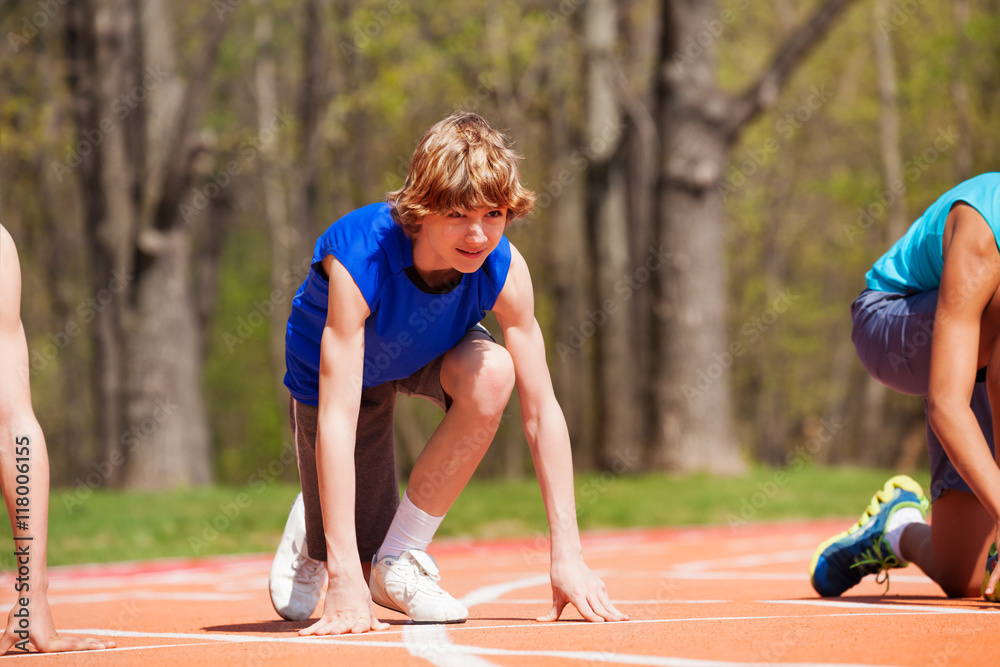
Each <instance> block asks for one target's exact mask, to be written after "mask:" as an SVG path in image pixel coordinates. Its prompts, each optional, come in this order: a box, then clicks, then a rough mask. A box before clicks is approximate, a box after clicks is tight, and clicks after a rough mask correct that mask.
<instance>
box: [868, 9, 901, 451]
mask: <svg viewBox="0 0 1000 667" xmlns="http://www.w3.org/2000/svg"><path fill="white" fill-rule="evenodd" d="M891 10H892V7H891V2H890V0H876V1H875V10H874V13H875V16H874V17H873V18H874V24H875V28H874V32H873V41H874V46H875V63H876V66H877V69H878V91H879V139H880V145H879V147H880V150H881V155H882V179H883V187H884V188H885V189H886V190H890V189H891V190H892V191H894V192H895V187H896V184H897V183H899V184H901V185H905V181H904V180H903V152H902V149H901V146H900V129H899V128H900V122H899V92H898V87H897V85H896V63H895V59H894V57H893V54H892V41H891V40H890V38H889V34H888V33H885V32H883V30H882V29H880V28H879V26H884V25H888V24H889V13H890V12H891ZM888 209H889V210H888V219H887V221H886V228H885V229H886V234H885V236H886V237H887V238H885V239H883V240H884V242H885V246H884V247H888V246H889V244H892V243H895V241H896V239H898V238H899V237H901V236H902V235H903V233H904V232H905V231H906V193H905V191H903V192H902V193H901V194H900V195H899V196H898V197H896V198H895V199H893V200H892V201H891V202H890V203H889V206H888ZM887 393H888V388H887V387H886V386H885V385H884V384H882V383H881V382H879V381H878V380H876V379H875V378H873V377H870V376H869V378H868V381H867V383H866V385H865V393H864V401H863V404H862V416H861V443H862V447H861V451H860V454H861V462H862V463H863V464H865V465H877V464H883V465H887V464H889V463H890V462H891V461H892V459H893V458H895V456H893V452H895V451H896V450H897V449H898V443H892V442H889V439H888V438H887V437H886V432H885V420H884V415H885V400H886V396H887Z"/></svg>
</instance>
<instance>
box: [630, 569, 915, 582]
mask: <svg viewBox="0 0 1000 667" xmlns="http://www.w3.org/2000/svg"><path fill="white" fill-rule="evenodd" d="M613 576H614V577H615V578H620V579H649V578H651V577H655V578H659V579H692V580H703V579H718V580H720V581H727V580H731V579H744V580H746V581H808V580H809V573H808V572H721V571H719V572H700V571H685V570H661V571H658V572H619V573H616V574H614V575H613ZM892 580H893V581H898V582H900V583H910V584H929V583H932V582H931V580H930V579H929V578H928V577H926V576H924V575H908V574H894V575H892Z"/></svg>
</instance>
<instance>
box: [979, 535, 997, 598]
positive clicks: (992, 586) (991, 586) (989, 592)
mask: <svg viewBox="0 0 1000 667" xmlns="http://www.w3.org/2000/svg"><path fill="white" fill-rule="evenodd" d="M993 540H994V543H995V544H996V545H997V548H998V549H1000V523H998V524H997V527H996V530H995V531H994V534H993ZM998 581H1000V565H997V567H995V568H993V571H992V572H991V573H990V580H989V582H987V584H986V588H985V589H984V590H983V597H985V598H986V599H988V600H989V599H992V600H995V601H1000V595H996V593H995V591H996V588H997V582H998Z"/></svg>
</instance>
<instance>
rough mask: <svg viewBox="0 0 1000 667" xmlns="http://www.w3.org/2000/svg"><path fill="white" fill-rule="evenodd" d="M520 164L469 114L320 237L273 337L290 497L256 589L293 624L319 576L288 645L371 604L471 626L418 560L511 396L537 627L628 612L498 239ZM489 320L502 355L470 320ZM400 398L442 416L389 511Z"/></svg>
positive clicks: (508, 216) (510, 213)
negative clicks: (280, 338)
mask: <svg viewBox="0 0 1000 667" xmlns="http://www.w3.org/2000/svg"><path fill="white" fill-rule="evenodd" d="M518 160H519V157H518V156H517V155H516V154H515V153H514V152H513V151H512V150H511V149H510V148H509V146H508V145H507V142H506V140H505V138H504V137H503V135H501V134H500V133H498V132H496V131H495V130H493V129H491V128H490V127H489V125H488V124H487V123H486V122H485V121H484V120H483V119H482V118H481V117H479V116H477V115H475V114H471V113H456V114H454V115H452V116H450V117H448V118H446V119H445V120H442V121H440V122H438V123H437V124H435V125H434V126H432V127H431V128H430V129H429V130H428V131H427V133H426V134H425V135H424V136H423V138H422V139H421V140H420V142H419V144H418V145H417V148H416V150H415V152H414V154H413V156H412V158H411V160H410V166H409V173H408V176H407V178H406V182H405V183H404V185H403V187H402V188H401V189H400V190H398V191H396V192H391V193H389V195H388V201H387V203H383V204H372V205H370V206H366V207H363V208H361V209H358V210H357V211H354V212H352V213H350V214H349V215H347V216H345V217H344V218H341V219H340V220H338V221H337V222H336V223H334V224H333V225H332V226H331V227H330V228H329V229H328V230H327V231H326V232H325V233H324V234H323V235H322V236H321V237H320V239H319V240H318V241H317V243H316V249H315V253H314V256H313V268H312V271H311V272H310V274H309V276H308V278H307V279H306V281H305V283H304V284H303V285H302V287H301V288H300V289H299V291H298V294H297V295H296V297H295V300H294V306H293V311H292V314H291V316H290V318H289V321H288V330H287V336H286V361H287V366H288V373H287V375H286V378H285V384H286V385H287V386H288V388H289V390H290V392H291V395H292V399H291V423H292V428H293V431H294V434H295V441H296V447H297V451H298V457H299V473H300V478H301V481H302V494H301V495H300V497H299V498H297V499H296V502H295V504H294V505H293V507H292V511H291V513H290V515H289V520H288V524H287V525H286V528H285V534H284V535H283V537H282V541H281V544H280V545H279V548H278V552H277V553H276V555H275V560H274V563H273V566H272V571H271V580H270V588H271V599H272V602H273V603H274V606H275V609H276V610H277V611H278V613H279V614H280V615H281V616H283V617H284V618H286V619H289V620H303V619H306V618H309V617H310V616H311V614H312V612H313V610H314V609H315V607H316V604H317V602H318V600H319V597H320V590H321V588H322V586H323V583H324V579H327V578H328V581H329V585H328V588H327V593H326V597H325V600H324V605H323V613H322V616H321V617H320V619H319V620H318V621H317V622H316V623H314V624H313V625H311V626H309V627H307V628H305V629H303V630H301V631H300V634H341V633H347V632H365V631H368V630H375V629H382V628H384V627H386V625H385V624H384V623H381V622H380V621H379V620H378V619H377V618H376V616H375V611H374V608H373V602H375V603H378V604H379V605H381V606H384V607H387V608H390V609H395V610H398V611H401V612H403V613H405V614H407V615H408V616H410V618H411V619H412V620H413V621H415V622H425V623H452V622H462V621H464V620H465V619H466V618H467V617H468V611H467V610H466V609H465V607H464V606H463V605H462V604H461V603H460V602H458V601H457V600H455V599H454V598H453V597H452V596H450V595H449V594H447V593H446V592H444V591H443V590H442V589H441V588H440V586H439V585H438V583H437V582H438V581H439V579H440V575H439V574H438V570H437V566H436V564H435V563H434V560H433V559H432V558H431V557H430V556H429V555H428V554H427V551H426V549H427V546H428V544H429V543H430V541H431V539H432V538H433V536H434V532H435V531H436V530H437V527H438V526H439V525H440V523H441V520H442V519H443V518H444V515H445V513H446V512H447V511H448V508H449V507H450V506H451V504H452V503H453V502H454V500H455V499H456V497H457V496H458V494H459V493H460V492H461V490H462V489H463V488H464V487H465V484H466V483H467V482H468V480H469V478H470V477H471V476H472V473H473V471H474V470H475V468H476V466H477V465H478V464H479V461H480V460H481V458H482V456H483V454H484V453H485V451H486V448H487V447H488V446H489V444H490V442H491V440H492V439H493V436H494V434H495V432H496V429H497V427H498V425H499V423H500V419H501V416H502V414H503V410H504V408H505V406H506V404H507V400H508V398H509V396H510V393H511V391H512V389H513V387H514V386H515V385H516V386H517V388H518V393H519V396H520V400H521V411H522V419H523V425H524V432H525V435H526V436H527V440H528V444H529V446H530V449H531V455H532V458H533V460H534V463H535V469H536V471H537V474H538V480H539V484H540V486H541V491H542V497H543V500H544V503H545V509H546V513H547V516H548V521H549V527H550V534H551V539H552V542H551V570H550V575H551V583H552V598H553V603H552V607H551V609H550V610H549V612H548V613H546V614H545V615H543V616H542V617H540V618H539V619H538V620H540V621H553V620H556V619H558V618H559V616H560V615H561V613H562V611H563V609H564V607H565V606H566V605H567V604H573V605H574V606H575V607H576V608H577V610H578V611H579V612H580V614H581V615H582V616H583V617H584V618H586V619H587V620H590V621H604V620H609V621H611V620H625V619H627V618H628V617H627V616H626V615H625V614H622V613H621V612H619V611H618V610H617V609H615V607H614V605H613V604H612V603H611V601H610V600H609V598H608V594H607V590H606V588H605V586H604V583H603V582H602V581H601V579H600V578H598V577H597V576H596V575H595V574H594V573H593V572H591V570H590V569H589V568H588V567H587V565H586V564H585V563H584V560H583V555H582V549H581V545H580V536H579V531H578V527H577V522H576V507H575V501H574V490H573V466H572V460H571V451H570V442H569V434H568V431H567V428H566V422H565V419H564V417H563V414H562V410H561V409H560V407H559V404H558V403H557V402H556V398H555V395H554V393H553V390H552V382H551V379H550V377H549V372H548V368H547V366H546V362H545V346H544V342H543V340H542V333H541V330H540V328H539V326H538V323H537V322H536V320H535V316H534V297H533V293H532V286H531V276H530V274H529V272H528V267H527V265H526V264H525V262H524V259H523V258H522V257H521V255H520V254H519V253H518V252H517V250H516V249H515V248H514V247H513V246H512V245H511V244H510V243H509V242H508V240H507V239H506V237H505V236H504V230H505V228H506V225H507V224H508V223H510V222H511V221H512V220H514V219H516V218H519V217H522V216H524V215H527V214H528V213H529V212H530V211H531V209H532V206H533V204H534V194H533V193H532V192H530V191H528V190H526V189H525V188H524V187H523V186H522V185H521V183H520V179H519V175H518ZM487 311H493V312H494V313H495V314H496V317H497V321H498V322H499V325H500V328H501V330H502V331H503V335H504V340H505V342H506V345H507V347H506V349H505V348H504V347H502V346H500V345H499V344H497V343H496V342H495V341H494V340H493V338H492V337H491V336H490V334H489V333H488V332H487V331H486V330H485V329H484V328H483V327H482V326H481V325H480V324H479V322H480V320H481V319H482V318H483V317H484V315H485V313H486V312H487ZM397 392H403V393H405V394H408V395H418V396H423V397H425V398H428V399H429V400H431V401H433V402H434V403H436V404H437V405H439V406H440V407H442V408H443V409H444V410H446V415H445V417H444V419H443V420H442V422H441V424H440V425H439V426H438V428H437V430H435V431H434V433H433V435H432V436H431V438H430V440H429V441H428V443H427V445H426V447H425V448H424V450H423V451H422V452H421V454H420V456H419V457H418V458H417V461H416V463H415V464H414V467H413V471H412V473H411V475H410V479H409V483H408V487H407V490H406V492H405V493H404V494H403V498H402V501H400V498H399V491H398V487H397V485H396V471H395V463H394V459H393V435H392V414H393V403H394V400H395V395H396V393H397ZM324 563H325V566H324ZM369 563H370V566H369ZM366 579H368V580H369V581H368V583H367V584H366Z"/></svg>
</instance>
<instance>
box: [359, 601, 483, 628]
mask: <svg viewBox="0 0 1000 667" xmlns="http://www.w3.org/2000/svg"><path fill="white" fill-rule="evenodd" d="M372 602H374V603H375V604H377V605H378V606H380V607H382V608H383V609H390V610H392V611H398V612H399V613H400V614H403V615H404V616H407V617H409V614H407V613H406V612H405V611H403V610H402V609H400V608H399V607H393V606H392V605H389V604H385V603H384V602H379V601H378V600H376V599H375V598H374V597H373V598H372ZM467 620H469V619H468V618H460V619H457V620H454V621H415V620H413V619H412V618H411V619H410V623H413V624H414V625H451V624H454V623H465V622H466V621H467Z"/></svg>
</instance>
